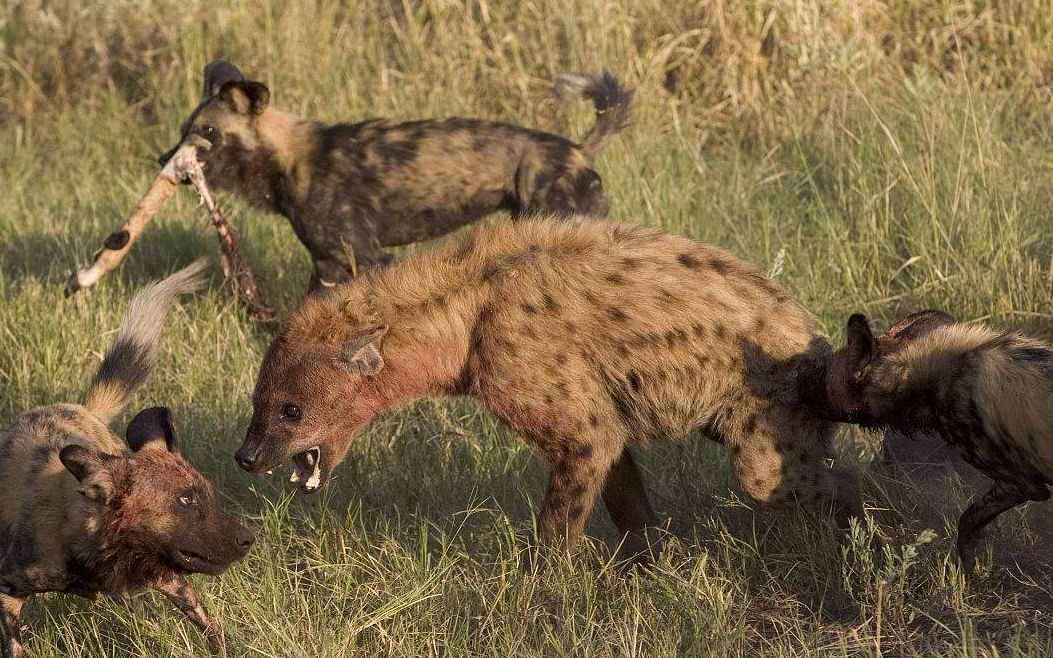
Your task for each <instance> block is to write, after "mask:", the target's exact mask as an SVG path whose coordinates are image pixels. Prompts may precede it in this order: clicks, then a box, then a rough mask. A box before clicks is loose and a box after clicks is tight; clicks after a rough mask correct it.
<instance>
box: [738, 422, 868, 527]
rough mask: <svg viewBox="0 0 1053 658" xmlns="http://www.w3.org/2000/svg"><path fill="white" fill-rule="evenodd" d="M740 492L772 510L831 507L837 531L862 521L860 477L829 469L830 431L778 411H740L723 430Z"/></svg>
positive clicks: (856, 474) (849, 472)
mask: <svg viewBox="0 0 1053 658" xmlns="http://www.w3.org/2000/svg"><path fill="white" fill-rule="evenodd" d="M723 435H724V439H725V442H726V444H727V446H728V449H729V450H731V465H732V469H733V470H734V473H735V477H736V480H737V481H738V485H739V488H740V489H741V490H742V491H743V492H744V493H745V494H746V495H748V496H749V497H750V498H753V499H754V500H756V501H758V502H760V503H764V504H766V505H770V506H773V507H785V506H789V505H793V504H801V503H803V504H811V505H816V504H823V503H828V504H831V505H832V506H833V508H834V514H835V516H836V519H837V523H838V526H840V527H842V528H847V527H848V522H849V520H850V519H852V518H861V517H862V515H863V500H862V495H861V493H860V485H859V475H858V473H857V472H856V471H854V470H853V469H848V468H838V467H830V466H828V465H827V463H826V460H827V459H829V458H830V457H831V450H830V428H829V425H828V424H827V423H824V422H821V421H816V420H813V419H810V418H804V417H801V416H799V415H798V414H796V413H794V412H791V411H789V410H786V409H784V408H780V407H768V408H766V409H761V410H757V411H751V410H748V409H740V410H738V411H737V413H736V414H734V416H733V417H732V418H731V419H729V421H728V422H727V424H726V426H725V427H724V428H723Z"/></svg>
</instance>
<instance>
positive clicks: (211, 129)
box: [201, 126, 216, 137]
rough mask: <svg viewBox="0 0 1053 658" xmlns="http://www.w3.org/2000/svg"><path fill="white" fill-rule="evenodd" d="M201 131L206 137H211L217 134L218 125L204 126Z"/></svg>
mask: <svg viewBox="0 0 1053 658" xmlns="http://www.w3.org/2000/svg"><path fill="white" fill-rule="evenodd" d="M201 132H202V133H204V135H205V137H211V136H212V135H215V134H216V127H215V126H205V127H204V128H202V129H201Z"/></svg>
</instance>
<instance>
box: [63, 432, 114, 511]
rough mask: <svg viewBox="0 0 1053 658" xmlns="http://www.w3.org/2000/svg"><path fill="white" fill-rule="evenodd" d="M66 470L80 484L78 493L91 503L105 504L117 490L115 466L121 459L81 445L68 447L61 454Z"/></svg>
mask: <svg viewBox="0 0 1053 658" xmlns="http://www.w3.org/2000/svg"><path fill="white" fill-rule="evenodd" d="M59 459H60V460H62V465H63V466H65V467H66V470H67V471H69V472H70V473H72V474H73V477H75V478H77V481H78V482H80V487H78V488H77V491H79V492H80V494H81V495H82V496H84V497H85V498H87V499H88V500H90V501H93V502H96V503H99V504H100V505H102V504H105V503H106V502H107V501H109V500H110V499H111V498H112V497H113V492H114V490H115V489H116V479H115V478H114V472H113V468H112V467H113V465H114V463H115V462H116V461H117V460H118V459H119V458H118V457H114V456H113V455H108V454H106V453H104V452H97V451H95V450H89V449H88V448H85V447H84V446H81V445H76V444H73V445H68V446H66V447H65V448H63V449H62V451H61V452H59Z"/></svg>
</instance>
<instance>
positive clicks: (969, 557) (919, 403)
mask: <svg viewBox="0 0 1053 658" xmlns="http://www.w3.org/2000/svg"><path fill="white" fill-rule="evenodd" d="M803 363H805V364H807V365H805V366H803V367H802V370H801V372H800V377H799V381H800V393H801V397H802V399H803V400H804V401H805V402H806V403H807V404H809V405H811V406H812V407H813V408H814V409H816V410H817V411H818V413H820V414H823V415H825V416H826V417H829V418H831V419H833V420H839V421H844V422H851V423H858V424H860V425H862V426H864V427H886V428H894V429H897V430H900V431H905V432H927V433H938V434H940V435H941V436H942V437H943V438H944V440H945V441H947V442H948V443H950V444H951V445H952V446H953V447H954V448H955V449H956V450H957V451H958V453H959V454H960V455H961V456H962V458H963V459H964V460H965V461H967V462H969V463H970V464H972V465H973V466H975V467H976V468H978V469H979V470H980V471H982V472H983V473H984V474H986V475H988V476H990V477H991V478H992V479H994V481H995V483H994V485H993V486H992V487H991V489H990V491H988V492H987V493H986V494H985V495H984V496H983V497H981V498H980V499H979V500H977V501H975V502H973V504H972V505H970V506H969V508H968V509H966V510H965V513H964V514H962V517H961V520H960V521H959V522H958V554H959V557H960V558H961V561H962V565H963V567H964V568H965V570H966V573H967V574H972V572H973V566H974V564H975V556H976V550H977V548H978V546H979V543H980V540H981V539H982V537H983V530H984V527H985V526H986V525H987V524H989V523H990V522H991V521H993V520H994V519H995V518H996V517H998V515H999V514H1001V513H1002V512H1005V511H1006V510H1008V509H1011V508H1012V507H1015V506H1016V505H1019V504H1021V503H1023V502H1026V501H1029V500H1048V499H1049V486H1050V485H1051V484H1053V348H1051V347H1050V346H1048V345H1045V344H1043V343H1040V342H1038V341H1035V340H1032V339H1029V338H1025V337H1023V336H1020V335H1018V334H1015V333H1010V332H1004V331H995V330H993V329H990V328H988V327H984V326H979V325H967V324H962V323H959V322H956V321H955V320H954V318H952V317H951V316H950V315H948V314H947V313H944V312H942V311H934V310H929V311H922V312H919V313H915V314H913V315H910V316H908V317H906V318H904V319H902V320H900V321H899V322H897V323H896V324H895V325H893V326H892V328H891V329H889V330H888V331H887V332H885V333H884V334H883V335H882V336H880V337H876V338H875V336H874V334H873V333H872V331H871V329H870V323H869V322H868V321H867V319H866V317H864V316H862V315H858V314H857V315H853V316H852V317H850V318H849V319H848V328H847V341H846V343H845V345H844V347H842V348H841V349H839V350H837V351H836V352H835V353H834V354H833V355H832V356H830V357H829V358H824V359H820V360H816V361H804V362H803Z"/></svg>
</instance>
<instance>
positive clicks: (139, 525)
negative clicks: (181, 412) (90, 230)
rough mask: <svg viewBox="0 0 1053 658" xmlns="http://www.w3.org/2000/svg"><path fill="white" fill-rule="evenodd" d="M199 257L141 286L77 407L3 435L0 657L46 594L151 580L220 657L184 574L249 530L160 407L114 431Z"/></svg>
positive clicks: (191, 282)
mask: <svg viewBox="0 0 1053 658" xmlns="http://www.w3.org/2000/svg"><path fill="white" fill-rule="evenodd" d="M201 268H202V264H200V263H199V264H196V265H194V266H191V267H189V268H187V269H185V270H182V271H180V272H178V273H176V274H174V275H172V276H171V277H169V278H167V279H165V280H164V281H161V282H160V283H157V284H154V285H152V286H150V287H148V288H146V289H144V290H143V291H142V292H141V293H140V294H139V296H138V297H136V299H135V300H134V301H133V302H132V304H131V305H130V306H129V309H128V313H127V316H126V318H125V321H124V324H123V326H122V327H121V331H120V333H119V334H118V336H117V339H116V341H115V342H114V344H113V346H112V347H111V348H110V350H109V351H108V352H107V354H106V356H105V358H104V359H103V362H102V365H101V366H100V368H99V371H98V373H97V374H96V375H95V378H94V379H93V381H92V384H91V387H90V390H89V392H88V395H87V401H86V402H85V403H84V405H83V406H81V405H78V404H67V403H59V404H52V405H49V406H45V407H38V408H36V409H31V410H29V411H26V412H24V413H22V414H20V415H19V416H17V417H16V418H14V420H12V422H11V423H10V425H8V426H7V427H6V428H5V429H3V431H2V432H0V604H2V606H3V610H2V613H3V619H2V622H3V623H2V624H0V628H2V630H3V633H4V645H3V647H4V655H5V656H7V657H8V658H15V657H17V656H21V655H23V650H22V646H21V639H20V634H19V626H20V621H19V613H20V611H21V608H22V601H23V599H24V598H25V597H27V596H29V595H31V594H36V593H43V592H69V593H74V594H80V595H83V596H88V597H91V596H94V595H95V593H97V592H107V593H122V592H127V591H132V590H136V589H139V588H142V587H147V586H151V587H153V588H155V589H157V590H159V591H161V592H162V593H164V594H165V595H166V596H167V597H168V598H169V599H171V600H172V602H173V603H174V604H175V605H176V606H178V607H179V609H180V610H182V611H183V612H184V613H185V614H186V615H187V616H188V617H189V618H190V619H191V621H193V622H194V623H195V624H196V625H197V626H198V627H199V628H201V630H202V631H204V632H205V633H206V636H207V638H208V641H209V643H210V645H211V647H212V648H213V650H214V651H216V652H218V653H225V644H224V641H223V633H222V628H221V626H220V625H219V623H218V622H216V621H215V620H214V619H212V618H210V617H209V616H208V615H207V614H206V612H205V610H204V608H203V607H202V606H201V603H200V601H199V600H198V597H197V594H196V593H195V591H194V589H193V587H191V585H190V583H189V582H188V581H187V578H186V575H187V574H188V573H193V572H203V573H219V572H221V571H222V570H223V569H225V568H226V566H227V565H228V564H230V563H231V562H233V561H234V560H236V559H238V558H240V557H242V556H243V555H244V554H245V551H246V550H247V549H248V547H249V545H251V543H252V539H253V536H252V533H251V532H249V531H248V530H247V529H245V528H244V527H243V526H242V525H241V524H240V523H239V522H238V521H237V520H236V519H234V518H233V517H232V516H230V515H229V514H227V513H226V512H225V511H223V509H222V507H220V505H219V501H218V500H217V499H216V495H215V492H214V490H213V488H212V485H211V484H210V483H209V482H208V480H206V479H205V478H204V476H202V475H201V474H200V473H199V472H198V471H197V470H196V469H194V467H193V466H191V465H190V464H189V463H188V462H187V461H186V460H185V459H183V457H182V456H180V454H179V451H178V445H177V442H176V437H175V433H174V431H173V430H172V426H171V423H170V419H169V413H168V410H167V409H164V408H162V407H154V408H151V409H146V410H144V411H142V412H140V413H139V414H138V415H137V416H136V417H135V419H133V420H132V422H131V423H130V424H129V426H128V431H127V440H128V442H127V444H125V443H124V442H122V441H121V440H120V438H118V437H117V436H116V435H114V434H113V432H111V431H110V429H109V427H108V425H109V423H110V422H111V421H112V420H113V419H114V418H115V417H116V416H117V415H119V414H120V413H121V412H122V411H123V410H124V408H125V406H126V405H127V402H128V397H129V395H130V394H131V392H132V390H133V389H135V388H136V387H137V386H138V385H139V384H140V383H141V382H142V381H143V380H144V379H145V378H146V376H147V374H148V373H149V370H150V368H151V366H152V364H153V360H154V354H155V352H156V346H157V341H158V337H159V334H160V331H161V327H162V324H163V322H164V317H165V313H166V311H167V309H168V308H169V307H170V306H171V305H172V304H173V303H174V302H175V301H176V299H177V298H178V296H179V295H180V294H184V293H189V292H191V291H193V290H195V289H197V288H198V287H199V286H200V285H201V281H200V279H199V273H200V271H201Z"/></svg>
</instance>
